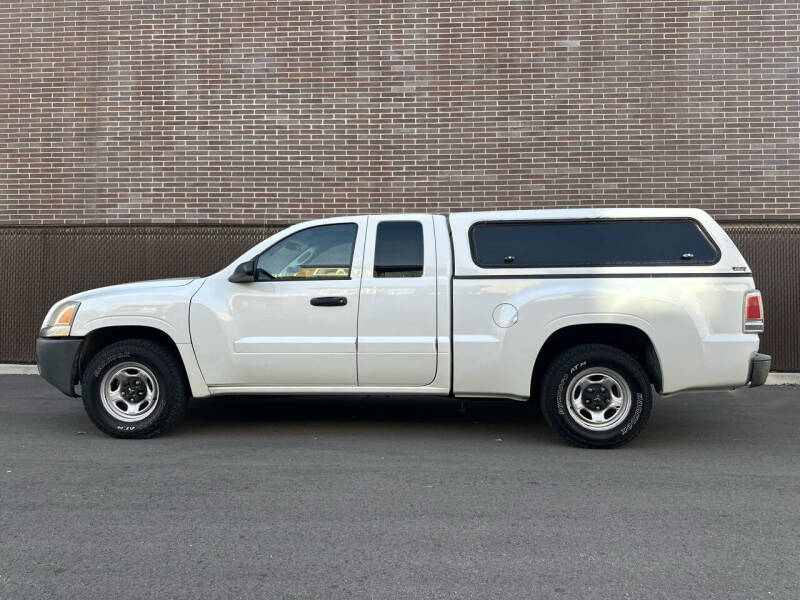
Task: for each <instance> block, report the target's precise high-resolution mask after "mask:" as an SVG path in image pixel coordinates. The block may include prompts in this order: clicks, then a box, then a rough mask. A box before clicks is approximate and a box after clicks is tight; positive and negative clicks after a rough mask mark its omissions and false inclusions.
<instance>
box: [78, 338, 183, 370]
mask: <svg viewBox="0 0 800 600" xmlns="http://www.w3.org/2000/svg"><path fill="white" fill-rule="evenodd" d="M130 339H145V340H151V341H153V342H157V343H159V344H161V345H162V346H163V347H164V348H166V349H167V350H169V351H170V352H172V353H173V354H174V355H175V358H176V359H177V360H178V362H179V363H180V365H181V368H183V369H184V375H186V373H185V367H184V366H183V360H182V359H181V355H180V353H179V352H178V346H176V345H175V342H174V341H173V340H172V338H171V337H169V335H168V334H166V333H164V332H163V331H161V330H160V329H155V328H154V327H143V326H136V325H124V326H119V327H102V328H100V329H95V330H94V331H90V332H89V334H88V335H87V336H86V337H84V338H83V344H81V350H80V354H79V356H78V368H77V369H76V373H75V378H76V380H75V383H80V380H81V377H82V376H83V372H84V369H85V368H86V365H88V364H89V361H90V360H92V357H93V356H94V355H95V354H97V353H98V352H99V351H100V350H102V349H103V348H105V347H106V346H108V345H109V344H113V343H114V342H119V341H122V340H130Z"/></svg>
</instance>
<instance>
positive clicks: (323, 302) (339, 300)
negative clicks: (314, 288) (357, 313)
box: [311, 296, 347, 306]
mask: <svg viewBox="0 0 800 600" xmlns="http://www.w3.org/2000/svg"><path fill="white" fill-rule="evenodd" d="M345 304H347V298H345V297H344V296H320V297H319V298H312V299H311V306H344V305H345Z"/></svg>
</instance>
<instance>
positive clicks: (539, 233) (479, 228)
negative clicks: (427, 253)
mask: <svg viewBox="0 0 800 600" xmlns="http://www.w3.org/2000/svg"><path fill="white" fill-rule="evenodd" d="M470 237H471V240H470V242H471V244H472V255H473V258H474V260H475V263H476V264H477V265H478V266H481V267H490V268H500V267H587V266H608V265H623V266H631V265H679V264H680V265H698V264H713V263H715V262H717V260H718V258H719V256H718V253H719V251H718V250H717V248H716V246H715V245H714V244H713V243H712V242H711V241H710V240H709V238H708V237H707V236H706V234H705V232H704V231H703V230H702V229H701V227H700V225H699V224H698V223H697V222H696V221H693V220H691V219H665V220H638V219H636V220H634V219H628V220H602V221H600V220H595V221H558V222H552V221H539V222H531V221H525V222H515V223H512V222H507V223H476V224H475V225H474V226H473V227H472V229H471V236H470Z"/></svg>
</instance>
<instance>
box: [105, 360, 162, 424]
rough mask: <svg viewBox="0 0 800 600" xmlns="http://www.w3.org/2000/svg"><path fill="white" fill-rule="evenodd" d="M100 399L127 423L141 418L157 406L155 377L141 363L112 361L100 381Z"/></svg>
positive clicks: (113, 415)
mask: <svg viewBox="0 0 800 600" xmlns="http://www.w3.org/2000/svg"><path fill="white" fill-rule="evenodd" d="M100 399H101V400H102V402H103V408H104V409H105V410H106V412H107V413H108V414H110V415H111V416H112V417H114V418H115V419H118V420H120V421H125V422H126V423H134V422H136V421H141V420H142V419H146V418H147V417H149V416H150V415H151V414H152V413H153V411H154V410H155V409H156V406H158V381H157V380H156V377H155V375H153V372H152V371H151V370H150V369H148V368H147V367H146V366H144V365H143V364H141V363H137V362H126V363H122V364H119V365H115V366H114V367H113V368H111V369H110V370H109V371H108V373H106V374H105V376H104V377H103V380H102V381H101V382H100Z"/></svg>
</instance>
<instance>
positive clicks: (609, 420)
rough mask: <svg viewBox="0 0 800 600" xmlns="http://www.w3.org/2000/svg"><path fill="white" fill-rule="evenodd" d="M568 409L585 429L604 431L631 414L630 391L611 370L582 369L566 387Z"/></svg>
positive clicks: (621, 377) (623, 380)
mask: <svg viewBox="0 0 800 600" xmlns="http://www.w3.org/2000/svg"><path fill="white" fill-rule="evenodd" d="M567 410H568V412H569V415H570V417H572V420H573V421H574V422H575V423H577V424H578V425H580V426H581V427H583V428H584V429H588V430H590V431H607V430H609V429H613V428H614V427H616V426H617V425H619V424H620V423H621V422H622V421H624V420H625V417H627V416H628V413H629V412H630V411H631V389H630V387H629V386H628V383H627V382H626V381H625V378H624V377H623V376H622V375H620V374H619V373H617V372H616V371H614V370H612V369H607V368H605V367H591V368H589V369H584V370H583V371H581V372H580V373H578V374H577V375H575V376H574V377H573V378H572V381H570V384H569V386H568V387H567Z"/></svg>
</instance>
